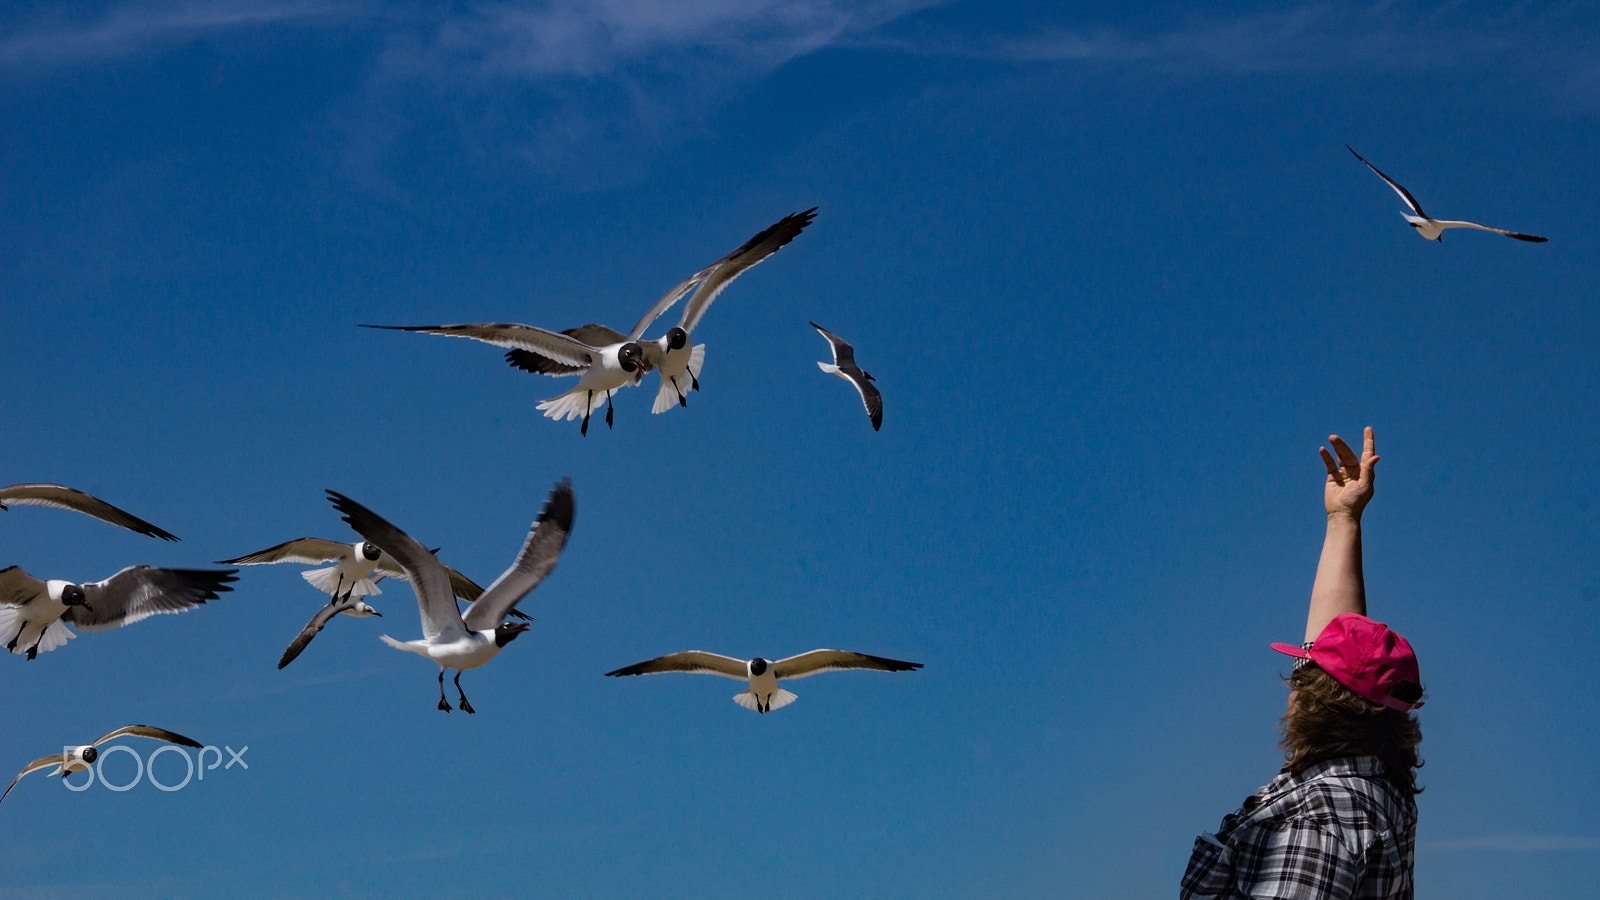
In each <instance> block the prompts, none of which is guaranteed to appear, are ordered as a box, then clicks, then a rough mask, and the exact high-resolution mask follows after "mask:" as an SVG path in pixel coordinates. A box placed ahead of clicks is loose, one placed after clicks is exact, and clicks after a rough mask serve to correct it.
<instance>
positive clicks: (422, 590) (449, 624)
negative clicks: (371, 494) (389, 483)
mask: <svg viewBox="0 0 1600 900" xmlns="http://www.w3.org/2000/svg"><path fill="white" fill-rule="evenodd" d="M328 499H329V500H331V501H332V502H333V508H334V509H336V510H338V511H339V512H341V513H344V520H345V522H346V523H348V524H349V525H350V527H351V528H354V529H355V530H356V533H357V534H359V535H361V536H362V537H364V538H366V539H367V540H369V541H371V542H373V543H374V544H377V545H378V549H380V550H382V551H383V552H385V553H387V554H389V555H390V556H392V557H394V558H395V561H396V562H398V563H400V567H401V568H402V569H404V570H405V573H406V580H407V581H409V582H411V588H412V590H414V591H416V592H417V610H418V613H419V614H420V615H421V617H422V633H423V635H424V636H425V637H427V639H428V640H430V641H433V640H437V639H438V637H439V635H441V634H444V633H445V632H447V631H459V630H461V628H462V624H461V611H460V610H459V609H457V608H456V600H455V595H454V594H452V593H451V591H450V576H448V575H446V574H445V571H444V566H442V565H440V563H439V560H437V559H435V558H434V555H433V554H432V553H429V552H428V548H427V547H424V546H422V545H421V544H419V543H417V540H416V538H413V537H412V536H411V535H409V534H406V533H405V532H404V531H401V530H400V529H398V528H396V527H395V526H393V525H391V524H389V522H388V521H387V520H386V519H384V518H383V517H382V516H380V515H378V514H377V513H375V512H373V511H372V510H370V509H367V508H366V507H365V506H362V505H361V504H359V503H357V502H356V501H354V500H351V499H350V498H349V497H346V496H345V495H343V494H341V493H339V492H338V491H328Z"/></svg>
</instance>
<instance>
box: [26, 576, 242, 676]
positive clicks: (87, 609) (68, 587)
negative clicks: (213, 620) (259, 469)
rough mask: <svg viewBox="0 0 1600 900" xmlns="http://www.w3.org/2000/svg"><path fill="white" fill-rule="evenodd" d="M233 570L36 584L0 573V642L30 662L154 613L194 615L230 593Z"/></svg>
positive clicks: (33, 579) (30, 580) (36, 580)
mask: <svg viewBox="0 0 1600 900" xmlns="http://www.w3.org/2000/svg"><path fill="white" fill-rule="evenodd" d="M235 571H237V570H235V569H226V570H216V569H156V568H152V567H150V566H129V567H128V568H126V569H123V570H122V571H120V572H118V573H117V574H115V575H113V576H111V577H110V578H107V579H106V580H105V581H96V582H91V583H88V584H73V583H72V582H70V581H61V580H59V579H51V580H49V581H41V580H40V579H38V578H34V577H33V576H32V575H29V574H28V573H27V572H24V571H22V569H21V568H20V567H18V566H11V567H10V568H6V569H0V639H5V637H6V635H10V636H11V637H10V639H9V640H8V641H7V642H6V645H5V646H6V649H7V650H10V651H11V652H12V653H19V654H20V653H26V654H28V658H29V659H33V658H34V657H36V656H38V655H39V654H40V653H43V652H46V651H49V650H54V649H55V648H57V647H59V646H61V645H62V644H65V643H66V642H67V641H69V640H71V639H72V638H75V637H77V635H75V634H73V633H72V629H71V628H68V627H67V624H68V623H71V624H73V625H76V626H78V627H79V628H80V629H82V630H84V631H105V630H107V629H111V628H120V627H122V626H123V625H130V624H132V623H134V622H137V621H139V620H140V619H143V618H147V617H149V616H153V615H155V614H157V613H179V612H185V611H187V610H191V609H194V608H195V607H196V606H199V605H200V604H202V603H205V602H206V601H207V600H215V599H217V594H219V593H221V592H223V591H231V590H233V588H231V587H228V585H227V583H228V582H230V581H237V580H238V579H236V578H234V577H233V573H234V572H235Z"/></svg>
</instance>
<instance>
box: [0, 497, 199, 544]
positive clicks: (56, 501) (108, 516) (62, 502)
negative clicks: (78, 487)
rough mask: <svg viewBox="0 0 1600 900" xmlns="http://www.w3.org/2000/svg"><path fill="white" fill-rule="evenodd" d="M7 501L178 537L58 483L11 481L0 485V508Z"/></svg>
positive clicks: (164, 537)
mask: <svg viewBox="0 0 1600 900" xmlns="http://www.w3.org/2000/svg"><path fill="white" fill-rule="evenodd" d="M8 504H16V505H17V506H53V507H55V508H56V509H70V510H73V511H74V512H81V513H83V514H85V515H89V516H93V517H95V518H96V519H99V520H100V521H102V522H110V523H111V524H112V525H119V526H121V527H123V528H126V529H128V530H129V531H136V532H138V533H139V534H142V535H146V536H148V537H154V538H160V539H162V540H163V541H175V540H177V539H178V538H177V537H176V536H175V535H173V534H171V533H169V532H166V531H163V530H161V529H160V528H157V527H156V526H154V525H151V524H150V523H149V522H146V521H145V520H143V519H141V518H139V517H138V516H135V515H133V514H132V513H128V512H124V511H123V510H120V509H117V508H116V507H115V506H112V505H111V504H109V503H107V502H105V501H104V500H101V499H99V498H96V497H91V496H89V495H88V494H85V493H84V492H83V491H75V490H73V489H72V488H69V487H65V486H63V485H59V484H43V483H36V484H13V485H11V486H10V487H3V488H0V509H5V508H6V506H7V505H8Z"/></svg>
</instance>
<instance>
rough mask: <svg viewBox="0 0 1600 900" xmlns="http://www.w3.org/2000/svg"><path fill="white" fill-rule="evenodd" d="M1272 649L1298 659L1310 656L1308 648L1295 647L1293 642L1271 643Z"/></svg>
mask: <svg viewBox="0 0 1600 900" xmlns="http://www.w3.org/2000/svg"><path fill="white" fill-rule="evenodd" d="M1272 649H1274V650H1276V651H1278V652H1279V653H1287V654H1288V655H1290V656H1297V657H1299V658H1300V659H1310V658H1311V651H1310V650H1307V649H1305V648H1304V647H1296V646H1295V645H1293V644H1273V645H1272Z"/></svg>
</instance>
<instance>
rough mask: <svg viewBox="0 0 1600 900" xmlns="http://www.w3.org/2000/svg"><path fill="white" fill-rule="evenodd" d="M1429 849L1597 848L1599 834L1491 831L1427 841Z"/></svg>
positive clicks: (1520, 850) (1525, 850)
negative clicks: (1577, 834) (1470, 836)
mask: <svg viewBox="0 0 1600 900" xmlns="http://www.w3.org/2000/svg"><path fill="white" fill-rule="evenodd" d="M1423 847H1424V848H1425V849H1428V850H1503V851H1506V852H1509V853H1548V852H1554V851H1558V850H1600V837H1581V836H1573V835H1559V834H1491V835H1488V836H1487V837H1476V838H1457V839H1454V840H1448V841H1428V842H1426V843H1424V844H1423Z"/></svg>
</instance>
